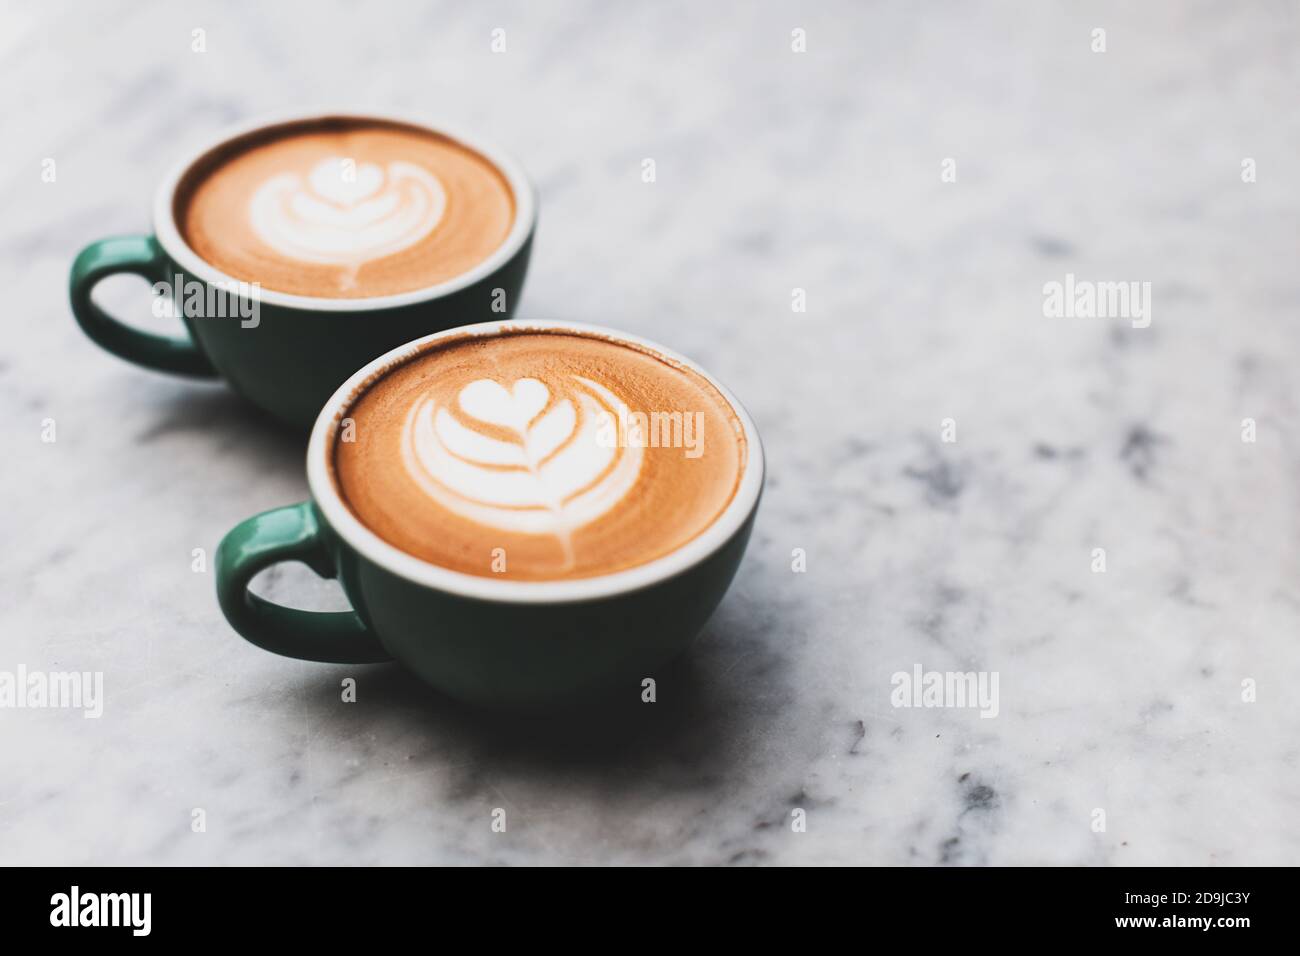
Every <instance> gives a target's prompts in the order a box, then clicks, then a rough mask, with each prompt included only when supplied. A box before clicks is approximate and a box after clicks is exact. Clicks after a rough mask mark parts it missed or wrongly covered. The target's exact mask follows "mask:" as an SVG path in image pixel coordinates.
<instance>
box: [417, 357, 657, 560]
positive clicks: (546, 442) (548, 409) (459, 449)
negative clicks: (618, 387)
mask: <svg viewBox="0 0 1300 956" xmlns="http://www.w3.org/2000/svg"><path fill="white" fill-rule="evenodd" d="M557 386H558V387H559V388H560V389H561V391H560V392H559V393H558V394H556V388H557ZM553 395H554V397H555V400H554V401H552V397H553ZM456 405H457V406H458V409H457V408H452V407H449V406H447V405H439V404H438V403H437V402H436V401H435V400H434V399H432V398H428V397H424V398H421V399H419V400H417V401H416V402H415V404H414V405H413V406H412V408H411V411H410V412H409V414H408V415H407V419H406V427H405V430H404V434H403V446H402V451H403V460H404V462H405V465H406V469H407V472H408V474H410V475H411V477H412V478H413V479H414V480H415V481H416V482H417V483H418V484H419V485H420V487H421V488H423V489H424V490H425V492H426V493H427V494H428V495H429V496H430V497H431V498H433V499H434V500H435V501H437V502H438V503H439V504H441V505H442V506H443V507H444V508H447V509H448V510H450V511H452V512H454V513H456V514H459V515H461V516H462V517H465V518H468V519H470V520H472V521H476V522H478V523H480V524H483V525H486V526H488V527H492V528H500V529H502V530H505V531H512V532H517V533H524V534H552V535H555V536H557V537H558V538H559V539H560V540H561V542H562V544H563V545H564V547H565V550H566V553H567V552H568V550H569V547H570V544H569V536H570V535H571V534H572V532H573V531H574V530H575V529H576V528H579V527H581V526H582V525H584V524H587V523H589V522H591V521H594V520H596V519H597V518H599V517H600V516H601V515H603V514H605V513H606V512H608V511H609V510H610V509H612V508H613V507H614V506H615V505H617V504H618V503H619V502H620V501H622V500H623V498H624V497H625V496H626V495H627V493H628V492H629V491H630V490H631V489H632V486H633V485H635V484H636V480H637V477H638V475H639V474H640V471H641V461H642V455H643V452H642V449H641V447H640V446H639V445H635V446H619V445H618V444H617V443H611V442H609V441H606V440H602V437H601V432H602V429H604V428H608V427H609V425H610V423H611V422H613V421H624V420H626V418H627V416H628V409H627V406H626V404H625V403H624V402H623V401H622V400H621V399H619V398H618V397H617V396H616V395H614V393H613V392H611V391H610V390H609V389H608V388H606V387H605V386H603V385H601V384H599V383H598V382H595V381H593V380H592V379H590V378H585V377H582V376H572V377H570V378H569V379H567V380H564V381H561V382H558V383H557V382H551V383H549V384H548V383H547V382H543V381H542V380H541V379H537V378H520V379H516V380H515V381H514V382H511V383H510V385H509V388H507V387H506V385H504V384H502V383H500V382H497V381H493V380H492V379H478V380H476V381H473V382H471V383H469V384H468V385H466V386H465V387H464V388H462V389H461V390H460V393H459V394H458V395H457V397H456ZM458 412H459V413H458ZM484 425H487V426H495V427H496V428H497V429H505V430H507V432H509V433H512V435H513V436H514V437H513V440H509V441H507V440H502V439H501V438H500V437H499V435H500V432H496V433H494V434H489V433H488V432H486V431H484V429H483V427H482V426H484Z"/></svg>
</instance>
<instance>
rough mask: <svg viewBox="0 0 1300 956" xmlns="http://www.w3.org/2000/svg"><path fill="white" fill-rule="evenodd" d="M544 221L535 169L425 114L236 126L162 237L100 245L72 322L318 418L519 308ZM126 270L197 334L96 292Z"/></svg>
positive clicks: (75, 293)
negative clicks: (338, 391)
mask: <svg viewBox="0 0 1300 956" xmlns="http://www.w3.org/2000/svg"><path fill="white" fill-rule="evenodd" d="M536 220H537V203H536V198H535V195H534V192H533V189H532V187H531V185H530V184H529V182H528V180H527V177H526V176H525V175H524V172H523V170H522V168H521V167H520V166H519V164H518V163H516V162H515V161H514V160H513V159H511V158H510V157H509V156H507V155H506V154H505V153H503V152H501V151H500V150H499V149H496V148H495V147H492V146H490V145H487V144H485V143H483V142H481V141H480V140H478V139H477V138H473V137H470V136H467V135H464V134H461V133H459V132H453V131H450V130H448V129H447V128H446V127H444V126H442V125H429V124H427V123H424V122H421V121H419V120H413V119H408V118H403V117H393V116H375V115H368V114H355V113H338V114H333V113H325V114H312V115H307V116H293V117H285V118H278V119H274V120H270V121H263V122H259V123H256V124H252V125H246V126H243V127H241V128H239V129H236V130H233V131H229V132H227V133H225V134H223V135H222V136H220V137H218V138H217V139H215V140H213V141H212V142H209V143H208V144H206V145H205V146H203V147H202V148H201V149H198V150H196V151H194V152H193V153H191V154H190V156H189V158H187V159H186V160H185V161H183V162H182V163H180V164H179V165H178V166H176V167H175V169H174V170H173V171H172V172H171V174H170V175H168V176H167V177H166V179H164V180H163V182H162V184H161V185H160V186H159V188H158V192H157V194H156V198H155V201H154V210H153V233H152V234H150V235H137V236H121V237H115V238H110V239H104V240H101V241H99V242H95V243H92V244H91V245H89V246H87V247H86V248H85V249H84V250H83V251H82V252H81V254H80V255H78V256H77V258H76V261H75V262H74V263H73V266H72V271H71V276H70V294H71V300H72V311H73V314H74V315H75V316H76V319H77V321H78V322H79V323H80V324H81V327H82V328H83V329H84V330H85V332H86V334H87V335H89V336H90V338H91V339H93V340H94V341H95V342H97V343H98V344H99V345H100V346H102V347H103V348H105V349H106V350H108V351H109V352H112V353H114V354H115V355H118V356H120V357H122V358H124V359H126V360H128V361H131V362H134V363H136V364H138V365H142V366H144V367H146V368H151V369H155V370H158V371H164V372H172V373H175V374H179V375H188V376H195V377H202V378H212V377H220V378H223V379H225V380H226V381H227V382H228V383H229V384H230V386H231V387H232V388H233V389H234V390H235V391H237V392H239V393H240V394H241V395H243V396H244V397H246V398H248V399H249V400H251V401H252V402H253V403H255V404H257V405H259V406H261V407H262V408H263V409H265V410H266V411H268V412H270V413H271V414H272V415H274V416H275V417H277V418H279V419H282V420H284V421H287V422H291V423H294V424H299V425H303V426H306V425H309V424H310V423H311V422H312V421H313V420H314V418H315V415H316V413H317V412H318V411H319V410H320V407H321V405H322V404H323V403H324V402H325V400H326V399H327V398H329V396H330V394H331V393H332V392H333V391H334V389H335V388H337V387H338V385H339V383H340V382H342V381H343V380H344V379H346V378H347V376H348V375H350V374H351V373H352V372H353V371H354V370H355V369H356V368H357V367H358V366H359V365H361V364H363V363H364V362H367V361H369V360H370V359H372V358H374V357H375V356H377V355H380V354H382V353H384V352H387V351H388V350H390V349H392V348H395V347H397V346H398V345H400V344H402V343H403V342H409V341H411V340H412V339H414V338H418V337H419V336H422V335H427V334H429V333H430V332H436V331H440V330H442V329H446V328H450V327H452V326H459V325H465V324H467V323H472V322H476V321H486V320H499V319H503V318H509V317H510V315H511V314H513V312H514V310H515V308H516V306H517V302H518V298H519V294H520V290H521V288H522V286H523V281H524V274H525V271H526V270H527V266H528V257H529V252H530V247H531V243H532V237H533V232H534V229H535V226H536ZM116 273H133V274H136V275H140V276H143V277H144V278H146V279H148V280H149V281H150V282H151V283H153V285H154V291H155V296H156V298H155V309H156V311H161V310H159V309H158V308H157V304H158V303H163V302H165V303H168V309H169V310H170V311H171V312H172V314H175V315H178V316H180V317H181V319H182V321H183V324H184V333H183V334H179V335H175V336H169V335H162V334H157V333H151V332H148V331H145V330H143V329H141V328H138V327H135V326H132V325H128V324H126V323H124V322H121V321H119V320H118V319H115V318H114V317H112V316H111V315H109V314H108V313H107V312H105V311H104V309H102V308H101V307H100V306H99V305H98V304H96V303H95V302H94V301H93V300H92V298H91V293H92V292H93V290H94V288H95V286H96V284H98V283H99V282H100V281H101V280H103V279H104V278H106V277H108V276H110V275H113V274H116Z"/></svg>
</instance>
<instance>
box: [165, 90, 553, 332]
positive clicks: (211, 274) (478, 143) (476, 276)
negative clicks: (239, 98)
mask: <svg viewBox="0 0 1300 956" xmlns="http://www.w3.org/2000/svg"><path fill="white" fill-rule="evenodd" d="M328 119H341V120H377V121H379V122H388V123H396V124H401V125H406V126H413V127H416V128H418V129H423V130H427V131H429V132H431V133H437V134H439V135H441V136H445V137H447V138H448V139H452V140H455V141H456V142H457V143H460V144H461V145H463V146H466V147H468V148H469V149H471V150H473V151H474V152H476V153H480V154H481V155H482V156H484V157H485V158H486V159H487V160H488V161H489V162H491V163H492V164H493V165H494V166H496V168H497V169H498V170H500V172H501V174H502V175H503V176H504V177H505V179H506V182H507V183H508V184H509V185H510V190H511V192H512V193H513V194H514V199H515V219H514V223H513V224H512V225H511V227H510V232H509V233H508V234H507V235H506V238H505V240H504V241H503V242H502V243H501V245H500V246H498V247H497V248H496V249H495V250H493V252H492V254H491V255H489V256H488V257H487V258H486V259H484V260H483V261H482V262H480V263H478V264H477V265H476V266H474V267H473V268H472V269H469V270H468V271H466V272H462V273H461V274H460V275H457V276H453V277H452V278H450V279H448V280H446V281H445V282H439V283H438V284H436V285H431V286H425V287H424V288H422V289H414V290H412V291H410V292H399V293H397V294H396V295H383V296H372V297H370V298H359V299H331V298H318V297H316V296H309V295H294V294H292V293H289V292H278V291H276V290H274V289H264V288H259V289H258V293H257V301H258V302H260V303H262V304H265V305H277V306H283V307H286V308H291V309H302V310H305V311H308V312H369V311H374V310H378V309H391V308H395V307H400V306H406V305H415V304H417V303H421V302H428V301H431V300H433V299H438V298H442V297H443V296H447V295H450V294H452V293H453V292H458V291H460V290H461V289H464V288H468V287H469V286H471V285H473V284H474V283H476V282H478V281H479V280H481V279H483V278H485V277H486V276H489V275H491V274H492V273H493V272H495V271H496V270H497V269H499V268H501V267H502V266H503V265H505V264H506V263H507V262H509V261H510V260H511V259H513V258H514V256H515V255H516V254H517V253H518V252H519V250H520V249H521V248H522V247H523V245H524V243H525V242H526V241H527V240H528V237H529V236H531V235H532V232H533V229H534V228H535V227H536V224H537V192H536V189H534V187H533V184H532V182H531V181H530V180H529V178H528V175H527V173H525V172H524V168H523V166H522V165H520V163H519V162H518V161H517V160H515V159H514V157H512V156H511V155H510V154H509V153H507V152H506V151H505V150H503V149H501V148H500V147H499V146H497V145H495V144H494V143H491V142H489V141H487V140H484V139H482V138H481V137H479V136H476V135H473V134H471V133H469V132H466V131H464V130H462V129H460V128H459V127H457V126H456V125H454V124H448V123H443V122H440V121H437V120H434V119H431V118H429V117H425V116H421V115H418V114H409V113H390V112H386V111H376V110H368V109H317V110H309V111H306V112H292V113H282V114H274V115H269V116H263V117H260V118H257V119H254V120H249V121H245V122H242V123H238V124H234V125H231V126H227V127H226V128H224V129H223V130H221V131H220V132H218V133H216V134H215V135H212V136H207V137H205V138H204V139H203V140H202V141H201V143H200V144H199V145H197V146H195V147H192V148H191V149H189V150H188V151H186V153H185V154H184V158H183V159H181V160H180V161H179V162H177V163H176V164H175V165H174V166H172V168H171V169H170V170H169V171H168V173H167V175H166V176H164V177H163V180H162V182H161V183H159V185H158V189H157V191H156V192H155V193H154V204H153V228H154V238H155V239H157V241H158V243H159V245H161V246H162V248H163V250H164V251H165V252H166V253H167V255H169V256H170V257H171V258H172V259H173V260H174V261H175V262H176V263H177V264H178V265H179V266H180V267H181V270H182V271H183V272H185V273H186V274H187V275H192V276H195V277H196V278H198V279H202V280H203V281H204V282H207V283H208V284H210V285H224V286H227V287H229V286H231V285H238V284H241V283H243V284H247V283H244V282H243V280H240V279H236V278H235V277H234V276H232V275H229V274H227V273H225V272H222V271H221V270H220V269H218V268H217V267H216V266H214V265H212V264H211V263H209V262H208V261H207V260H205V259H203V258H202V257H201V256H199V254H198V253H197V252H195V251H194V250H193V249H192V248H190V245H189V243H187V242H186V241H185V239H184V237H182V236H181V232H180V229H179V228H178V227H177V225H176V209H175V198H176V189H177V187H178V186H179V185H180V182H181V179H182V178H183V177H184V175H185V173H186V172H187V171H188V170H189V169H190V168H191V167H192V166H193V165H194V164H195V163H197V162H198V161H199V160H200V159H202V158H203V157H204V156H206V155H207V154H208V153H210V152H212V151H213V150H215V149H217V148H218V147H220V146H223V145H225V144H226V143H228V142H230V141H231V140H233V139H237V138H238V137H240V136H246V135H248V134H250V133H255V132H258V131H260V130H265V129H271V128H273V127H276V126H292V125H295V124H298V123H307V122H312V121H319V120H328Z"/></svg>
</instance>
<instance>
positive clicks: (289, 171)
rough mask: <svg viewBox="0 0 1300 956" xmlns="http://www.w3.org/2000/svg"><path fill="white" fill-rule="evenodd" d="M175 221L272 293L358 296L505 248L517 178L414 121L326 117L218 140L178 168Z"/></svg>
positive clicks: (402, 287)
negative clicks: (512, 182) (184, 167)
mask: <svg viewBox="0 0 1300 956" xmlns="http://www.w3.org/2000/svg"><path fill="white" fill-rule="evenodd" d="M175 214H176V222H177V225H178V227H179V229H180V232H181V235H182V237H183V238H184V239H185V242H186V243H187V244H188V245H189V246H190V248H191V249H193V250H194V251H195V252H196V253H197V254H198V255H199V256H200V257H201V258H202V259H204V260H205V261H207V262H209V263H211V264H212V265H214V266H216V267H217V268H218V269H220V270H221V271H222V272H224V273H226V274H228V275H230V276H233V277H234V278H236V279H240V280H243V281H245V282H259V283H261V285H262V287H263V288H265V289H272V290H275V291H277V292H287V293H291V294H293V295H303V296H314V297H320V298H347V299H360V298H371V297H375V296H384V295H394V294H397V293H401V292H412V291H415V290H417V289H422V288H426V287H428V286H431V285H437V284H438V283H440V282H445V281H447V280H449V279H452V278H455V277H456V276H458V275H461V274H463V273H465V272H467V271H469V270H470V269H472V268H474V267H475V266H477V265H478V264H479V263H481V262H483V260H485V259H487V258H488V257H489V256H490V255H491V254H492V253H493V252H495V251H496V250H497V249H498V248H500V246H501V244H502V243H503V242H504V241H505V239H506V237H507V236H508V235H509V234H510V230H511V228H512V226H513V225H514V219H515V198H514V193H513V191H512V190H511V188H510V184H509V182H508V181H507V180H506V178H505V176H504V175H503V174H502V173H501V171H500V170H499V169H497V167H496V166H495V165H493V164H492V163H491V162H489V161H488V160H487V159H486V158H485V157H484V156H482V155H480V154H479V153H477V152H475V151H474V150H472V149H470V148H469V147H467V146H464V145H462V144H460V143H458V142H456V141H454V140H452V139H450V138H448V137H445V136H442V135H440V134H438V133H434V132H431V131H429V130H425V129H421V128H420V127H417V126H407V125H405V124H401V123H395V122H388V121H382V120H366V119H345V118H330V119H319V120H306V121H302V122H298V123H291V124H288V125H287V126H280V127H271V128H269V129H265V130H260V131H258V132H255V133H252V134H249V135H248V136H245V137H240V138H238V139H236V140H233V141H231V142H229V143H226V144H224V145H223V146H221V147H218V148H217V149H216V150H215V151H213V152H212V153H209V154H208V155H207V156H205V157H204V158H203V159H202V160H200V161H199V162H198V163H196V164H195V166H194V167H192V168H191V169H190V170H189V171H188V172H187V173H186V174H185V176H184V177H183V178H182V181H181V184H180V187H179V188H178V190H177V193H176V205H175Z"/></svg>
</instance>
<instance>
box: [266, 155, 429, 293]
mask: <svg viewBox="0 0 1300 956" xmlns="http://www.w3.org/2000/svg"><path fill="white" fill-rule="evenodd" d="M446 207H447V194H446V192H445V191H444V190H443V188H442V184H441V183H439V182H438V180H437V178H436V177H435V176H434V175H433V174H432V173H430V172H429V171H428V170H426V169H423V168H421V167H419V166H416V165H415V164H414V163H407V162H400V161H395V162H391V163H389V164H388V165H387V167H380V166H379V165H378V164H376V163H362V164H360V165H357V163H356V162H355V161H354V160H351V159H346V158H343V157H337V156H332V157H330V158H328V159H323V160H321V161H320V162H319V163H317V164H316V165H315V166H314V167H313V168H312V170H311V171H310V173H308V174H307V175H306V176H302V175H299V174H298V173H282V174H279V175H276V176H272V177H271V178H270V179H269V180H267V182H266V183H265V184H264V185H263V186H262V187H261V188H260V189H258V190H257V192H255V193H254V194H253V198H252V200H251V201H250V202H249V208H248V216H249V220H250V222H251V223H252V226H253V230H254V232H256V233H257V236H258V238H259V239H261V240H262V242H264V243H266V245H268V246H269V247H270V248H272V249H274V250H275V251H276V252H278V253H280V254H281V255H283V256H285V257H287V258H290V259H301V260H303V261H305V262H321V263H326V264H331V265H338V266H344V267H347V269H348V279H346V280H345V285H350V284H352V282H353V281H355V274H356V270H357V269H358V268H360V266H361V264H362V263H364V262H367V261H369V260H371V259H380V258H383V257H384V256H389V255H392V254H393V253H395V252H400V251H401V250H402V249H405V248H407V247H408V246H411V245H413V244H414V243H416V242H418V241H420V240H421V239H423V238H424V237H425V236H426V235H428V234H429V233H430V232H431V231H432V230H433V228H434V227H435V226H436V225H437V224H438V221H439V220H440V219H441V218H442V214H443V210H444V209H446Z"/></svg>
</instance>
